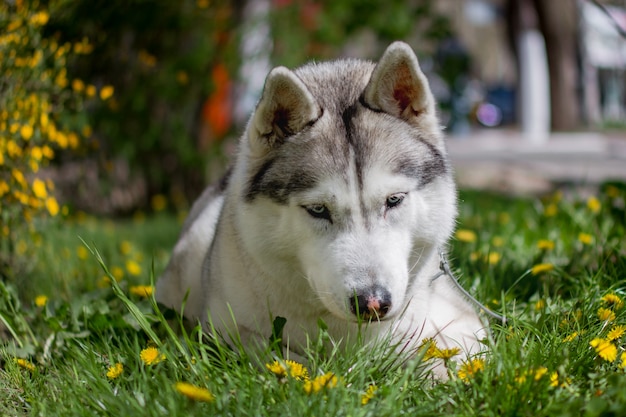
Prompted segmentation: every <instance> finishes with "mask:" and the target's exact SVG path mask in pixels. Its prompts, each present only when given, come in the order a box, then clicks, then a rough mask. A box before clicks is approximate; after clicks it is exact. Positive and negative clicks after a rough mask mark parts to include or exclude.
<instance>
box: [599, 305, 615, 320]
mask: <svg viewBox="0 0 626 417" xmlns="http://www.w3.org/2000/svg"><path fill="white" fill-rule="evenodd" d="M598 318H599V319H600V320H602V321H613V320H615V313H614V312H613V310H609V309H608V308H604V307H600V308H599V309H598Z"/></svg>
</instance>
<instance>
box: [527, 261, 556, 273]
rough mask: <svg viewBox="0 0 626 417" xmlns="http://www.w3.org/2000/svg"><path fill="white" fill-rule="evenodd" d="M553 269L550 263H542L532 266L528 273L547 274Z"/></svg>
mask: <svg viewBox="0 0 626 417" xmlns="http://www.w3.org/2000/svg"><path fill="white" fill-rule="evenodd" d="M553 269H554V265H553V264H550V263H544V264H537V265H535V266H533V267H532V268H531V270H530V272H531V273H532V274H533V275H539V274H541V273H544V272H549V271H552V270H553Z"/></svg>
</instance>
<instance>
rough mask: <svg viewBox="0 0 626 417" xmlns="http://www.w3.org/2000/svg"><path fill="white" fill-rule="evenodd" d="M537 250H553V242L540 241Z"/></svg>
mask: <svg viewBox="0 0 626 417" xmlns="http://www.w3.org/2000/svg"><path fill="white" fill-rule="evenodd" d="M537 248H538V249H541V250H552V249H554V241H552V240H548V239H541V240H539V242H537Z"/></svg>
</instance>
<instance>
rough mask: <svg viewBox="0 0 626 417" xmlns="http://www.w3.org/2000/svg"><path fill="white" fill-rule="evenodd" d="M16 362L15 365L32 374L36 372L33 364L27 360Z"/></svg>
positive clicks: (16, 360)
mask: <svg viewBox="0 0 626 417" xmlns="http://www.w3.org/2000/svg"><path fill="white" fill-rule="evenodd" d="M14 360H15V363H17V364H18V366H19V367H20V368H23V369H26V370H27V371H30V372H35V369H36V368H35V365H33V363H32V362H30V361H27V360H26V359H22V358H15V359H14Z"/></svg>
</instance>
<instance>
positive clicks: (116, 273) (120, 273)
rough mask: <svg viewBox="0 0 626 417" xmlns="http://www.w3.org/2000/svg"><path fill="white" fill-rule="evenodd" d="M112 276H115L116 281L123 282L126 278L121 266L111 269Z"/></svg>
mask: <svg viewBox="0 0 626 417" xmlns="http://www.w3.org/2000/svg"><path fill="white" fill-rule="evenodd" d="M110 272H111V275H113V278H115V280H116V281H118V282H119V281H121V280H122V278H124V270H123V269H122V268H120V267H119V266H113V267H111V271H110Z"/></svg>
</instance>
